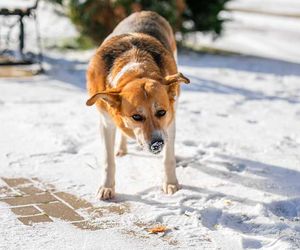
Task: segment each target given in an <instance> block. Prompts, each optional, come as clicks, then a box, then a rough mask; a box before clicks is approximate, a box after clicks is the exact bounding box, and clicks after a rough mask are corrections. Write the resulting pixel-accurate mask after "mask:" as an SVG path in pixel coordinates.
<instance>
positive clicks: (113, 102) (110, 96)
mask: <svg viewBox="0 0 300 250" xmlns="http://www.w3.org/2000/svg"><path fill="white" fill-rule="evenodd" d="M99 99H101V100H103V101H104V102H106V103H107V104H108V105H110V106H111V107H115V108H116V107H119V106H120V104H121V96H120V91H118V90H108V91H102V92H99V93H97V94H95V95H93V96H92V97H91V98H90V99H88V100H87V102H86V105H87V106H92V105H93V104H95V102H96V101H97V100H99Z"/></svg>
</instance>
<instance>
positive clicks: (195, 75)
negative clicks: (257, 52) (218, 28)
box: [0, 39, 300, 250]
mask: <svg viewBox="0 0 300 250" xmlns="http://www.w3.org/2000/svg"><path fill="white" fill-rule="evenodd" d="M298 41H299V39H298ZM298 52H299V51H298V50H295V54H297V53H298ZM91 54H92V51H88V52H72V53H62V52H60V53H58V52H50V51H47V52H46V55H45V58H46V68H47V69H48V70H47V73H46V74H45V75H39V76H35V77H28V78H17V79H4V78H1V79H0V93H1V95H0V163H1V164H0V176H1V177H28V178H29V177H38V178H39V179H41V180H43V181H45V182H48V183H51V184H53V185H55V186H56V187H57V188H58V189H60V190H65V191H67V192H69V193H73V194H75V195H77V196H80V197H84V198H85V199H87V200H89V201H90V202H92V203H94V204H97V205H108V204H109V203H108V202H102V201H97V200H96V199H95V192H96V191H97V189H98V186H99V180H100V179H101V176H100V175H101V171H100V168H101V157H102V156H101V153H100V152H101V147H100V141H99V140H100V138H99V133H98V115H97V111H96V110H95V109H94V108H91V107H87V106H85V101H86V98H87V95H86V91H85V70H86V67H87V62H88V59H89V58H90V56H91ZM282 59H284V60H285V61H283V60H279V59H263V58H258V57H246V56H221V55H208V54H195V53H188V52H182V53H180V55H179V68H180V70H181V71H182V72H183V73H184V74H185V75H187V76H188V77H189V78H190V79H191V84H190V85H187V86H184V88H183V91H182V95H181V97H180V99H179V106H178V112H177V117H178V119H177V140H176V155H177V158H178V167H177V174H178V178H179V181H180V183H181V184H182V189H181V190H180V191H179V192H177V193H176V194H175V195H173V196H167V195H165V194H163V193H162V191H161V190H160V186H161V176H162V164H161V156H153V155H150V154H148V153H145V152H142V151H139V149H138V148H137V146H136V144H134V143H133V142H130V144H129V154H128V155H126V156H124V157H122V158H118V159H117V176H116V181H117V182H116V192H117V196H116V199H115V200H114V201H112V202H113V203H118V204H127V205H128V207H129V210H130V212H128V213H125V214H123V215H115V214H112V215H111V216H109V220H110V223H111V224H113V225H114V224H116V226H114V227H110V228H108V229H103V230H98V231H83V230H80V229H77V228H75V227H73V226H71V225H68V224H64V223H48V224H47V223H45V224H36V225H34V226H32V227H28V226H24V225H22V224H21V223H20V222H19V221H17V220H16V217H15V215H14V214H13V213H11V211H10V210H9V209H8V207H7V206H6V205H5V204H4V203H0V232H1V234H0V249H2V248H3V249H20V248H22V249H42V248H44V249H230V250H232V249H234V250H235V249H280V250H282V249H299V248H300V222H299V221H300V155H299V150H300V130H299V128H300V94H299V93H300V92H299V91H300V86H299V82H300V65H299V64H298V63H296V62H287V61H286V60H287V59H286V58H285V57H284V58H282ZM292 61H294V60H292ZM0 184H1V183H0ZM153 224H163V225H166V226H167V227H168V228H169V229H170V230H169V231H168V232H167V233H166V234H165V235H149V234H148V233H147V232H146V231H145V230H144V228H143V227H142V226H141V225H153ZM137 225H140V226H137Z"/></svg>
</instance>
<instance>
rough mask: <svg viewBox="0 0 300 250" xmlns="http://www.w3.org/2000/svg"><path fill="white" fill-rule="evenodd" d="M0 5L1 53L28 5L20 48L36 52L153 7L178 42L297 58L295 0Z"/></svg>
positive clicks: (93, 42)
mask: <svg viewBox="0 0 300 250" xmlns="http://www.w3.org/2000/svg"><path fill="white" fill-rule="evenodd" d="M0 8H1V13H2V14H1V15H0V18H1V19H0V20H1V22H2V24H1V30H0V49H1V51H2V55H4V54H5V53H4V52H8V51H10V53H11V52H12V51H15V52H16V50H18V48H19V47H20V44H19V43H20V39H19V38H20V35H19V31H20V25H19V23H18V20H19V17H20V15H12V13H13V12H14V13H17V14H18V11H19V14H20V13H22V11H23V12H25V11H26V10H30V11H29V12H30V13H29V14H28V15H24V18H23V23H24V53H25V52H26V51H27V52H28V51H30V52H35V53H37V52H38V53H39V51H40V50H41V47H43V48H44V49H46V50H47V49H59V50H72V49H73V50H87V49H91V48H94V47H96V46H98V45H99V44H100V43H101V42H102V41H103V39H104V38H105V37H106V36H107V35H108V34H109V33H110V32H111V31H112V30H113V29H114V27H115V26H116V25H117V24H118V23H119V22H120V21H121V20H122V19H123V18H125V17H126V16H128V15H129V14H131V13H133V12H135V11H140V10H153V11H156V12H158V13H159V14H161V15H162V16H164V17H165V18H166V19H167V20H168V21H169V22H170V24H171V25H172V27H173V29H174V31H175V32H176V38H177V41H178V43H179V46H181V47H185V48H189V49H192V50H197V51H202V52H210V53H240V54H246V55H255V56H263V57H270V58H277V59H283V60H291V61H295V62H297V61H299V59H298V58H300V55H299V54H300V52H299V50H298V49H297V46H298V44H299V37H300V34H299V33H300V21H299V20H300V17H299V13H300V2H299V1H297V0H251V1H249V0H211V1H206V0H199V1H192V0H171V1H165V0H163V1H150V0H138V1H135V0H1V2H0ZM37 36H38V38H37ZM39 37H40V38H41V42H40V41H39ZM39 42H40V44H39ZM7 54H8V53H6V55H7Z"/></svg>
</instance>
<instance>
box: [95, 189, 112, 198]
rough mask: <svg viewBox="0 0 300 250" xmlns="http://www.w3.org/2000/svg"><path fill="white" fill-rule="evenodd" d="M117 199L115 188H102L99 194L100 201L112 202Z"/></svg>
mask: <svg viewBox="0 0 300 250" xmlns="http://www.w3.org/2000/svg"><path fill="white" fill-rule="evenodd" d="M114 197H115V188H108V187H103V186H101V187H100V188H99V190H98V193H97V198H98V199H99V200H110V199H113V198H114Z"/></svg>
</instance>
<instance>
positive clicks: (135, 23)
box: [106, 11, 176, 52]
mask: <svg viewBox="0 0 300 250" xmlns="http://www.w3.org/2000/svg"><path fill="white" fill-rule="evenodd" d="M130 33H143V34H147V35H150V36H152V37H154V38H156V39H157V40H158V41H160V42H161V43H162V45H163V46H164V47H165V48H166V49H167V50H169V51H170V52H174V51H175V50H176V42H175V38H174V35H173V31H172V28H171V26H170V24H169V23H168V22H167V20H166V19H164V18H163V17H162V16H160V15H158V14H157V13H155V12H153V11H141V12H136V13H133V14H131V15H130V16H129V17H127V18H125V19H124V20H123V21H122V22H120V23H119V24H118V25H117V27H116V28H115V29H114V31H113V32H112V33H111V34H110V35H109V36H108V37H107V39H106V40H108V39H110V38H111V37H113V36H116V35H122V34H130Z"/></svg>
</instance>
